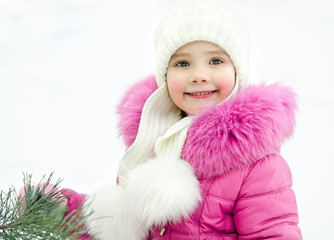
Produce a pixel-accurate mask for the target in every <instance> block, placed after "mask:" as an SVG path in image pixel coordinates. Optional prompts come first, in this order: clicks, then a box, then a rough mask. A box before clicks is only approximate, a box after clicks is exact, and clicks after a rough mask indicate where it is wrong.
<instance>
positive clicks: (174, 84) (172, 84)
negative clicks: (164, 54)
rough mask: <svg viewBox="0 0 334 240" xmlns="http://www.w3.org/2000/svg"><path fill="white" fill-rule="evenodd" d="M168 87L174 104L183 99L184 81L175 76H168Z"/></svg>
mask: <svg viewBox="0 0 334 240" xmlns="http://www.w3.org/2000/svg"><path fill="white" fill-rule="evenodd" d="M167 86H168V92H169V95H170V97H171V98H172V100H173V101H174V102H176V101H178V100H179V99H181V98H182V97H183V93H184V88H183V84H182V79H180V78H179V77H178V76H175V75H174V74H167Z"/></svg>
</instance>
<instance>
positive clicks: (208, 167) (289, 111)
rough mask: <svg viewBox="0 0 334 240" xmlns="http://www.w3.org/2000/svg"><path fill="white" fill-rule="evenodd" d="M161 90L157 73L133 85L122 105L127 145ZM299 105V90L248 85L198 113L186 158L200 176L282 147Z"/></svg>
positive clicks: (123, 130) (289, 132)
mask: <svg viewBox="0 0 334 240" xmlns="http://www.w3.org/2000/svg"><path fill="white" fill-rule="evenodd" d="M156 89H157V84H156V82H155V77H154V76H149V77H147V78H146V79H144V80H141V81H139V82H138V83H136V84H135V85H134V86H133V87H131V88H130V89H129V91H128V92H127V93H126V95H125V97H124V98H123V99H122V101H121V103H120V104H119V106H118V113H119V114H120V123H119V128H120V134H121V135H122V136H123V138H124V141H125V144H126V145H127V146H128V147H129V146H130V145H131V144H132V143H133V141H134V140H135V138H136V134H137V131H138V126H139V122H140V115H141V112H142V109H143V106H144V104H145V101H146V100H147V99H148V97H149V96H150V95H151V94H152V93H153V92H154V91H155V90H156ZM296 108H297V105H296V100H295V94H294V93H293V92H292V91H291V90H290V89H289V88H287V87H283V86H281V85H279V84H271V85H264V84H262V85H259V86H249V87H246V88H245V89H243V90H242V91H241V92H239V93H238V94H237V95H236V96H234V97H232V98H230V99H229V100H227V101H225V102H223V103H222V104H220V105H218V106H215V107H211V108H209V109H207V110H206V111H204V112H202V113H201V114H199V115H197V116H194V119H193V124H192V125H191V127H190V129H189V131H188V135H187V139H186V142H185V145H184V147H183V151H182V158H183V159H185V160H186V161H187V162H189V163H190V165H191V166H192V167H193V169H194V171H195V174H196V176H197V177H199V178H208V177H214V176H217V175H221V174H224V173H226V172H229V171H231V170H232V169H235V168H239V167H242V166H245V165H248V164H251V163H253V162H255V161H257V160H258V159H260V158H262V157H263V156H264V155H266V154H268V153H272V152H278V151H279V149H280V145H281V143H282V142H283V141H284V140H285V139H286V138H288V137H290V136H291V135H292V134H293V130H294V125H295V111H296ZM208 159H209V160H208Z"/></svg>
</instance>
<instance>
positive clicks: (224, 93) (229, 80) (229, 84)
mask: <svg viewBox="0 0 334 240" xmlns="http://www.w3.org/2000/svg"><path fill="white" fill-rule="evenodd" d="M217 82H218V83H217V86H218V88H219V96H220V99H221V100H224V99H225V98H227V97H228V96H229V94H230V93H231V92H232V90H233V88H234V85H235V75H234V74H228V75H224V76H221V77H220V78H219V79H218V81H217Z"/></svg>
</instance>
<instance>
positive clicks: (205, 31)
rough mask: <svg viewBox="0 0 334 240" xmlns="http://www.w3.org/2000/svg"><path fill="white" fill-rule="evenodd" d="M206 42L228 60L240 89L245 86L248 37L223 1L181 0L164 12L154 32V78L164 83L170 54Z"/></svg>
mask: <svg viewBox="0 0 334 240" xmlns="http://www.w3.org/2000/svg"><path fill="white" fill-rule="evenodd" d="M199 40H202V41H209V42H212V43H215V44H217V45H219V46H220V47H221V48H223V49H224V50H225V51H226V52H227V53H228V54H229V55H230V58H231V59H232V61H233V63H234V66H235V68H236V72H237V75H238V76H239V81H240V87H241V88H242V87H243V86H245V85H246V83H247V80H248V67H249V66H248V65H249V34H248V31H247V28H246V25H245V23H244V20H243V19H242V18H241V17H240V16H239V14H238V13H237V12H236V11H235V10H234V9H232V8H231V6H230V5H229V4H228V2H227V1H225V0H191V1H189V0H183V1H182V0H181V1H179V2H178V3H176V4H175V5H174V6H173V7H171V9H170V10H169V11H168V12H167V14H166V15H165V17H163V18H162V19H161V21H160V23H159V25H158V26H157V30H156V33H155V57H156V77H157V83H158V86H161V85H162V84H163V82H164V81H165V74H166V69H167V67H168V64H169V61H170V58H171V56H172V55H173V54H174V52H175V51H176V50H177V49H179V48H180V47H182V46H183V45H185V44H186V43H189V42H193V41H199Z"/></svg>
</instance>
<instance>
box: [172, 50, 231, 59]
mask: <svg viewBox="0 0 334 240" xmlns="http://www.w3.org/2000/svg"><path fill="white" fill-rule="evenodd" d="M204 54H206V55H215V54H217V55H218V54H227V53H226V52H225V51H224V50H211V51H210V50H209V51H206V52H205V53H204ZM189 56H191V54H189V53H182V52H181V53H175V54H173V56H172V57H171V58H179V57H189Z"/></svg>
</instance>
